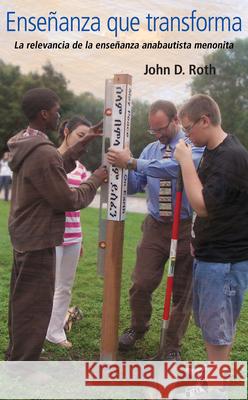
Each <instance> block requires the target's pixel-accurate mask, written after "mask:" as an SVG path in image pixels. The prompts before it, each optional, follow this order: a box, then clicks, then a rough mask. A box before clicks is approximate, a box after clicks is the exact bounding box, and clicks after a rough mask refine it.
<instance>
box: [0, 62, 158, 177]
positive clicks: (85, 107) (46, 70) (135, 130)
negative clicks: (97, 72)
mask: <svg viewBox="0 0 248 400" xmlns="http://www.w3.org/2000/svg"><path fill="white" fill-rule="evenodd" d="M34 87H48V88H50V89H52V90H54V91H55V92H56V93H57V94H58V96H59V98H60V102H61V115H62V119H66V118H70V116H72V115H85V116H86V118H87V119H89V120H90V121H91V122H92V123H93V124H94V123H97V122H98V121H100V120H101V119H102V117H103V108H104V102H103V100H102V99H97V98H96V97H95V96H93V94H91V93H89V92H84V93H82V94H80V95H75V94H74V93H73V92H72V91H71V90H69V89H68V82H67V81H66V79H65V77H64V75H63V74H61V73H59V72H57V71H55V69H54V67H53V66H52V65H51V64H50V63H48V64H46V65H44V66H43V71H42V73H41V74H38V73H37V72H30V73H28V74H23V73H22V72H21V71H20V68H19V67H17V66H13V65H10V64H5V63H4V62H3V61H1V60H0V118H1V122H2V123H1V126H0V154H1V153H2V152H3V151H4V150H5V149H6V143H7V140H8V139H9V138H10V137H11V136H12V135H14V134H15V133H17V132H18V131H20V130H21V129H23V128H24V127H25V126H26V124H27V121H26V120H25V117H24V116H23V114H22V111H21V107H20V104H21V98H22V96H23V94H24V93H25V92H26V91H27V90H28V89H31V88H34ZM147 111H148V104H147V103H142V102H141V101H137V100H136V101H134V102H133V109H132V126H131V129H132V134H131V138H132V139H131V145H132V149H133V153H134V155H135V156H139V154H140V152H141V151H142V149H143V148H144V147H145V145H146V144H147V143H148V142H149V141H150V140H151V139H150V138H149V137H148V135H147V134H145V132H146V129H147V126H146V121H147ZM50 138H51V140H53V141H54V142H55V143H56V144H57V135H56V132H52V133H50ZM101 146H102V145H101V140H100V139H97V140H96V141H94V142H93V143H91V144H90V145H89V147H88V151H87V153H86V154H85V155H84V164H85V165H86V167H87V168H88V169H91V170H93V169H95V168H96V167H98V166H99V165H100V163H101Z"/></svg>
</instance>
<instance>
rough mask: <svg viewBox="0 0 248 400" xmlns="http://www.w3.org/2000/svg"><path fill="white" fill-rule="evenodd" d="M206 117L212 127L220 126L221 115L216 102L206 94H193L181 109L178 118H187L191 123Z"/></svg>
mask: <svg viewBox="0 0 248 400" xmlns="http://www.w3.org/2000/svg"><path fill="white" fill-rule="evenodd" d="M202 115H207V116H208V117H209V119H210V121H211V123H212V125H214V126H217V125H220V124H221V113H220V109H219V106H218V104H217V103H216V101H215V100H214V99H213V98H212V97H210V96H207V95H206V94H195V95H194V96H192V97H191V98H190V99H189V100H188V101H186V103H185V104H184V105H183V106H182V107H181V109H180V112H179V117H180V119H182V118H183V117H185V116H187V117H188V118H189V119H190V120H191V121H192V122H194V121H197V120H198V119H199V118H201V116H202Z"/></svg>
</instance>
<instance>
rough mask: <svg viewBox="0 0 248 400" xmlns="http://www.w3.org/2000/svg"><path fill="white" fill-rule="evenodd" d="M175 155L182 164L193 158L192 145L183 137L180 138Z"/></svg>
mask: <svg viewBox="0 0 248 400" xmlns="http://www.w3.org/2000/svg"><path fill="white" fill-rule="evenodd" d="M174 157H175V159H176V160H177V161H178V162H179V163H180V164H183V163H184V162H185V161H186V162H187V161H188V160H192V149H191V146H189V145H187V144H186V143H185V142H184V140H183V139H180V140H179V142H178V143H177V145H176V149H175V152H174Z"/></svg>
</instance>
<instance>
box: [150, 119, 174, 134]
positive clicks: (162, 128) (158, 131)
mask: <svg viewBox="0 0 248 400" xmlns="http://www.w3.org/2000/svg"><path fill="white" fill-rule="evenodd" d="M170 123H171V120H170V121H169V123H168V124H167V125H166V126H161V128H158V129H148V130H147V132H148V133H150V135H156V134H157V133H162V132H163V131H166V129H168V128H169V125H170Z"/></svg>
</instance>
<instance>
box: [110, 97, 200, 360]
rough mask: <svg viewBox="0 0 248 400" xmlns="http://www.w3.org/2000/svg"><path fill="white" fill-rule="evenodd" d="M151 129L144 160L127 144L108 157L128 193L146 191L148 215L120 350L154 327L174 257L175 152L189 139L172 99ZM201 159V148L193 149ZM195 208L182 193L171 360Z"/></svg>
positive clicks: (157, 109)
mask: <svg viewBox="0 0 248 400" xmlns="http://www.w3.org/2000/svg"><path fill="white" fill-rule="evenodd" d="M148 119H149V126H150V129H149V132H150V133H151V134H152V135H154V138H155V139H156V140H155V141H154V142H153V143H150V144H149V145H148V146H146V147H145V149H144V150H143V151H142V153H141V156H140V158H139V159H137V160H136V159H134V158H133V157H131V154H130V150H129V149H128V148H126V149H124V150H122V151H118V150H114V149H110V150H109V153H108V161H109V162H110V163H112V164H114V165H117V166H119V167H122V168H128V169H129V170H130V171H129V177H128V192H129V194H133V193H137V192H142V191H144V190H146V192H147V206H148V216H147V217H146V218H145V220H144V222H143V224H142V232H143V236H142V239H141V242H140V243H139V244H138V247H137V259H136V265H135V268H134V272H133V275H132V280H133V285H132V287H131V289H130V306H131V312H132V317H131V326H130V328H128V329H127V330H126V331H125V332H124V333H123V335H122V336H121V337H120V338H119V349H120V350H123V351H127V350H129V349H131V348H132V347H133V346H134V344H135V342H136V340H137V339H140V338H142V337H143V336H144V334H145V333H146V331H147V330H148V329H149V321H150V318H151V314H152V293H153V292H154V290H155V289H156V288H157V287H158V286H159V284H160V282H161V280H162V277H163V272H164V265H165V263H166V261H167V260H168V258H169V250H170V240H171V229H172V221H173V209H174V205H175V194H176V180H177V176H178V172H179V168H178V163H177V161H176V160H175V159H174V156H173V153H174V150H175V147H176V144H177V143H178V141H179V140H180V139H184V138H185V134H184V133H183V132H182V130H181V129H180V126H179V122H178V117H177V110H176V107H175V106H174V104H173V103H171V102H169V101H163V100H159V101H156V102H155V103H153V104H152V105H151V108H150V111H149V117H148ZM193 153H194V158H195V162H196V164H197V163H198V162H199V160H200V158H201V155H202V149H196V148H194V150H193ZM191 217H192V210H191V207H190V206H189V204H188V201H187V199H186V197H185V194H184V195H183V202H182V211H181V227H180V237H179V242H178V252H177V262H176V268H175V279H174V290H173V307H172V313H171V319H170V323H169V328H168V333H167V341H166V349H165V351H164V353H165V354H166V359H167V360H180V347H181V341H182V338H183V336H184V334H185V332H186V329H187V326H188V322H189V318H190V313H191V303H192V299H191V295H192V256H191V254H190V227H191Z"/></svg>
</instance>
